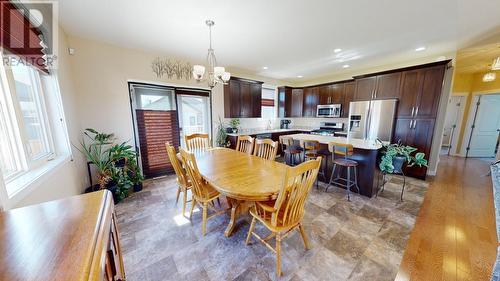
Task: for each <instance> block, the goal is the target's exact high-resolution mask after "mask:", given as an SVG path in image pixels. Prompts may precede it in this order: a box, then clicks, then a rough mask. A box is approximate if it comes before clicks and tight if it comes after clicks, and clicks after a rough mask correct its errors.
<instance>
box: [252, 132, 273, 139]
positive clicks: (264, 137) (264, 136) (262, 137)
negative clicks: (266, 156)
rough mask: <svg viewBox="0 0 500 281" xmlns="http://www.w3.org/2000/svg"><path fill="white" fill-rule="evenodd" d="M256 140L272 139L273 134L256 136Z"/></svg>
mask: <svg viewBox="0 0 500 281" xmlns="http://www.w3.org/2000/svg"><path fill="white" fill-rule="evenodd" d="M255 138H257V139H271V138H272V134H271V133H265V134H257V135H255Z"/></svg>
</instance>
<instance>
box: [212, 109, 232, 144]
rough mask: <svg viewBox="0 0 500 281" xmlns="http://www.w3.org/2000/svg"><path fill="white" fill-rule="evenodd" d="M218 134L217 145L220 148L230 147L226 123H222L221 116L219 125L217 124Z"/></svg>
mask: <svg viewBox="0 0 500 281" xmlns="http://www.w3.org/2000/svg"><path fill="white" fill-rule="evenodd" d="M216 131H217V134H216V137H215V145H217V146H218V147H228V146H229V144H228V143H229V142H228V140H227V132H226V128H225V126H224V123H223V122H222V119H221V118H220V116H219V124H217V130H216Z"/></svg>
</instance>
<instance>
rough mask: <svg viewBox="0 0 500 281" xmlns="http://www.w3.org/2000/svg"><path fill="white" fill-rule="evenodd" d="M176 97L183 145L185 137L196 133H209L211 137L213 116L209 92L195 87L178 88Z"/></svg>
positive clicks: (183, 145)
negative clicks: (194, 88)
mask: <svg viewBox="0 0 500 281" xmlns="http://www.w3.org/2000/svg"><path fill="white" fill-rule="evenodd" d="M176 97H177V106H178V109H179V113H178V115H179V131H180V139H181V146H182V147H185V143H184V137H185V136H186V135H190V134H194V133H205V134H207V133H208V134H209V136H210V139H211V134H212V129H211V124H212V116H211V110H210V95H209V93H208V92H207V91H199V90H193V89H178V90H176Z"/></svg>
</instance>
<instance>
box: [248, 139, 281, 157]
mask: <svg viewBox="0 0 500 281" xmlns="http://www.w3.org/2000/svg"><path fill="white" fill-rule="evenodd" d="M276 153H278V142H277V141H273V140H271V139H256V140H255V148H254V150H253V155H255V156H258V157H261V158H264V159H267V160H273V161H274V159H275V158H276Z"/></svg>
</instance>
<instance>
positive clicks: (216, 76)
mask: <svg viewBox="0 0 500 281" xmlns="http://www.w3.org/2000/svg"><path fill="white" fill-rule="evenodd" d="M205 23H206V25H207V26H208V30H209V36H210V37H209V38H210V45H209V48H208V54H207V68H208V71H207V72H205V66H203V65H194V66H193V76H194V79H196V81H198V82H200V81H204V80H207V81H208V86H209V87H210V88H213V87H215V85H217V84H218V83H223V84H227V82H228V81H229V79H230V78H231V73H229V72H226V69H224V67H222V66H217V59H216V58H215V52H214V49H212V26H214V24H215V23H214V21H212V20H206V21H205Z"/></svg>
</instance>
